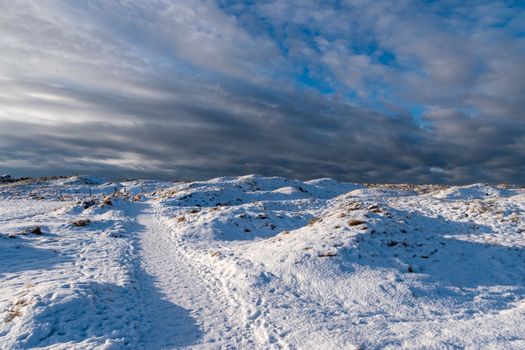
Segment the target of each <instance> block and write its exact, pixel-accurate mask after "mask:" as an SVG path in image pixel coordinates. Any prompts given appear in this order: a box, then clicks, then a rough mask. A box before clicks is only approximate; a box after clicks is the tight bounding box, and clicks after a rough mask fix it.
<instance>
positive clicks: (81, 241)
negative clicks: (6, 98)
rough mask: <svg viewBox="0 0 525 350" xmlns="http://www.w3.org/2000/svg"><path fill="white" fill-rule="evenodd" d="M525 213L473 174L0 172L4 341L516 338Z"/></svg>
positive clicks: (519, 192)
mask: <svg viewBox="0 0 525 350" xmlns="http://www.w3.org/2000/svg"><path fill="white" fill-rule="evenodd" d="M409 187H410V188H409ZM524 212H525V191H524V190H523V189H520V188H509V187H508V186H507V187H505V188H502V187H495V186H489V185H482V184H475V185H471V186H463V187H448V188H444V187H439V188H437V187H436V188H435V189H432V190H429V187H428V186H427V187H421V188H418V187H417V186H400V187H399V188H396V187H395V186H392V185H388V186H381V185H373V186H364V185H358V184H351V183H339V182H337V181H335V180H332V179H319V180H312V181H306V182H302V181H297V180H290V179H285V178H280V177H262V176H256V175H248V176H241V177H222V178H216V179H212V180H210V181H198V182H174V183H170V182H154V181H140V180H137V181H127V182H121V183H109V182H106V181H105V180H104V179H100V178H96V177H74V178H60V179H45V180H41V181H32V180H25V181H21V182H14V183H9V184H5V185H0V281H1V283H0V312H2V318H1V320H0V322H1V323H0V348H1V349H28V348H49V349H55V348H57V349H58V348H60V349H72V348H78V349H86V348H88V349H90V348H100V349H106V348H107V349H110V348H111V349H115V348H123V349H128V348H130V349H171V348H198V349H216V348H262V349H266V348H268V349H279V348H283V349H352V348H355V349H376V348H377V349H379V348H381V349H383V348H391V349H397V348H407V349H432V348H480V349H481V348H501V349H521V348H525V322H524V321H525V252H524V249H525V218H524ZM36 228H38V230H36ZM38 231H39V232H38Z"/></svg>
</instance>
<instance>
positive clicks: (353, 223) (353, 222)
mask: <svg viewBox="0 0 525 350" xmlns="http://www.w3.org/2000/svg"><path fill="white" fill-rule="evenodd" d="M362 224H366V222H365V221H363V220H359V219H350V220H348V225H350V226H359V225H362Z"/></svg>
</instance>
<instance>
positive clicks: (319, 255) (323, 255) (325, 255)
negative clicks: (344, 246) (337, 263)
mask: <svg viewBox="0 0 525 350" xmlns="http://www.w3.org/2000/svg"><path fill="white" fill-rule="evenodd" d="M338 255H339V253H338V252H331V251H326V252H321V253H319V254H317V256H318V257H320V258H330V257H333V256H338Z"/></svg>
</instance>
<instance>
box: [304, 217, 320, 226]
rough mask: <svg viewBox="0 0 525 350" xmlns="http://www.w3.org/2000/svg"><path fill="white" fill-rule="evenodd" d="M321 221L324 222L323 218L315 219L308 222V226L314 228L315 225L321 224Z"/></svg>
mask: <svg viewBox="0 0 525 350" xmlns="http://www.w3.org/2000/svg"><path fill="white" fill-rule="evenodd" d="M321 221H323V219H321V218H313V219H312V220H310V221H308V226H312V225H314V224H315V223H317V222H321Z"/></svg>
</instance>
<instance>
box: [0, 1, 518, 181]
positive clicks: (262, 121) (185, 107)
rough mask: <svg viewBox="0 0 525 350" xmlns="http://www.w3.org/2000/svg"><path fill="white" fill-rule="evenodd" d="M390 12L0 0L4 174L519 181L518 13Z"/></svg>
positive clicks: (386, 5)
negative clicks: (14, 0)
mask: <svg viewBox="0 0 525 350" xmlns="http://www.w3.org/2000/svg"><path fill="white" fill-rule="evenodd" d="M391 4H392V3H391V2H389V1H377V2H374V5H373V6H372V5H370V3H369V2H363V1H345V2H334V3H333V4H332V3H331V2H311V1H308V2H305V1H286V2H285V1H278V0H276V1H265V2H255V3H252V4H245V3H241V2H239V3H237V2H235V1H227V2H226V1H219V2H213V1H204V2H200V1H195V2H193V1H188V2H183V3H180V2H175V1H167V0H166V1H161V0H150V1H142V2H120V1H103V0H98V1H89V2H87V1H86V2H80V1H79V2H74V3H73V2H69V1H58V0H48V1H41V2H29V1H28V2H25V1H18V2H16V3H13V2H8V1H1V0H0V33H1V34H0V50H1V52H2V55H1V56H0V84H1V85H2V89H0V105H1V106H2V107H1V108H0V168H2V171H3V172H12V173H13V174H15V175H44V174H51V173H53V174H71V173H98V174H105V175H109V176H116V177H131V176H134V177H137V176H147V177H160V178H170V177H171V178H208V177H213V176H221V175H233V174H237V175H239V174H246V173H261V174H267V175H285V176H290V177H298V178H314V177H325V176H329V177H334V178H337V179H341V180H349V181H370V182H371V181H388V182H449V183H467V182H474V181H489V182H518V183H523V179H522V174H523V173H524V171H525V116H524V115H523V111H524V110H525V100H524V99H523V98H522V96H523V94H524V93H525V66H524V65H523V62H524V61H525V37H524V35H523V31H522V28H523V27H525V14H524V13H525V11H524V9H523V7H522V6H521V7H520V6H519V4H518V3H513V2H510V1H509V2H505V1H501V2H486V3H482V2H472V3H469V2H454V1H439V2H419V1H418V2H416V1H406V2H402V3H400V4H397V5H396V6H395V8H392V5H391ZM290 14H291V15H290ZM520 31H521V32H520ZM327 91H328V92H327Z"/></svg>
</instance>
